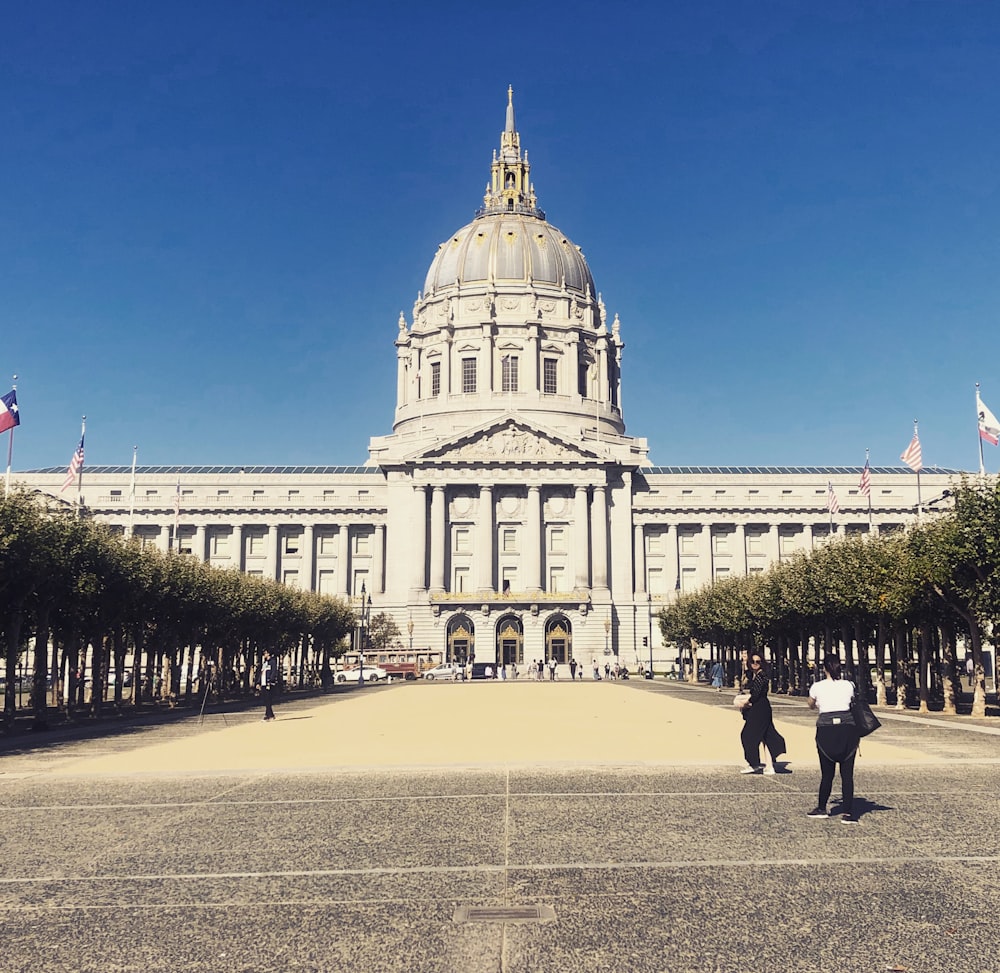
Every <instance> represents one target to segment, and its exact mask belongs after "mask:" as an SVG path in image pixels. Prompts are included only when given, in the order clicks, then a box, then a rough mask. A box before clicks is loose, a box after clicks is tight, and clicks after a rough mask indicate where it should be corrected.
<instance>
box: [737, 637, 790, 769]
mask: <svg viewBox="0 0 1000 973" xmlns="http://www.w3.org/2000/svg"><path fill="white" fill-rule="evenodd" d="M745 682H746V686H745V689H744V691H745V692H747V693H749V694H750V702H748V703H747V704H746V706H744V707H743V710H742V713H743V720H744V723H743V732H742V733H741V734H740V742H741V743H742V744H743V756H744V758H745V760H746V766H745V767H744V768H743V769H742V770H741V771H740V773H741V774H755V773H757V768H758V767H759V766H760V745H761V744H762V743H763V744H764V749H765V752H766V753H767V763H766V764H765V766H764V773H765V774H767V775H768V776H771V775H773V774H776V773H777V772H778V771H777V770H776V769H775V765H774V764H775V761H776V760H777V759H778V757H780V756H781V755H782V754H783V753H784V752H785V738H784V737H783V736H782V735H781V734H780V733H779V732H778V731H777V730H776V729H775V727H774V717H773V715H772V713H771V701H770V700H769V699H768V698H767V684H768V674H767V672H766V671H765V669H764V657H763V656H762V655H761V654H760V653H759V652H754V653H752V654H751V657H750V672H749V674H748V676H747V678H746V680H745Z"/></svg>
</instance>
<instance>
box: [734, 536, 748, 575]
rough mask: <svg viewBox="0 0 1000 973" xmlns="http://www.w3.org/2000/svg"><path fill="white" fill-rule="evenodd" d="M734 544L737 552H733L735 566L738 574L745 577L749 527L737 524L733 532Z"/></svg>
mask: <svg viewBox="0 0 1000 973" xmlns="http://www.w3.org/2000/svg"><path fill="white" fill-rule="evenodd" d="M733 544H734V545H735V547H736V550H734V551H733V558H734V560H733V564H734V565H735V567H736V571H735V573H736V574H742V575H745V574H746V573H747V526H746V524H737V525H736V530H735V531H733Z"/></svg>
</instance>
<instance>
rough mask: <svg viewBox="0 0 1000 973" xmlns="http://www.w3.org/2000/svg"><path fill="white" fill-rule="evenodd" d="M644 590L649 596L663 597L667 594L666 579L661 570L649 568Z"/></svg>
mask: <svg viewBox="0 0 1000 973" xmlns="http://www.w3.org/2000/svg"><path fill="white" fill-rule="evenodd" d="M646 590H647V591H648V592H649V593H650V594H651V595H665V594H666V593H667V579H666V577H665V576H664V574H663V568H650V569H649V571H648V572H647V573H646Z"/></svg>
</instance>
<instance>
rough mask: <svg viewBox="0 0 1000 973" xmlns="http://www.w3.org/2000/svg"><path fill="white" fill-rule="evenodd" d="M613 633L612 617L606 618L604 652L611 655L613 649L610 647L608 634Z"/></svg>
mask: <svg viewBox="0 0 1000 973" xmlns="http://www.w3.org/2000/svg"><path fill="white" fill-rule="evenodd" d="M610 634H611V619H610V618H605V619H604V654H605V655H611V650H610V649H609V648H608V636H609V635H610Z"/></svg>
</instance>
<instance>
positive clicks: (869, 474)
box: [865, 446, 872, 537]
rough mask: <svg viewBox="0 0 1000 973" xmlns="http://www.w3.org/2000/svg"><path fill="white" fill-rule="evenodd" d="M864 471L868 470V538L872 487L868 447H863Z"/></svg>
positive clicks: (870, 527)
mask: <svg viewBox="0 0 1000 973" xmlns="http://www.w3.org/2000/svg"><path fill="white" fill-rule="evenodd" d="M865 469H867V470H868V476H869V481H868V536H869V537H871V535H872V485H871V479H870V477H871V466H870V465H869V454H868V447H867V446H865Z"/></svg>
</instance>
